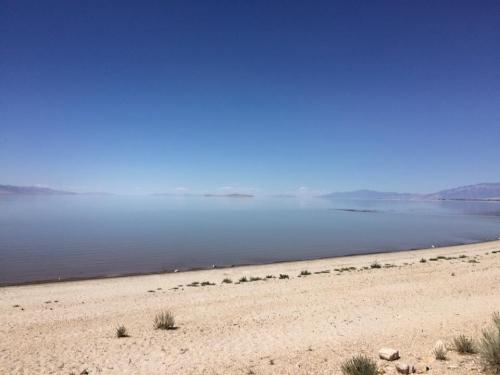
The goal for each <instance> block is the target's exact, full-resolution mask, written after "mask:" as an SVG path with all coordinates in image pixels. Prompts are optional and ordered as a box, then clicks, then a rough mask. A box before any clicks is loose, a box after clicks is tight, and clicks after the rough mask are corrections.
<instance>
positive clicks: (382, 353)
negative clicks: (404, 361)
mask: <svg viewBox="0 0 500 375" xmlns="http://www.w3.org/2000/svg"><path fill="white" fill-rule="evenodd" d="M378 356H379V357H380V358H381V359H385V360H386V361H395V360H396V359H399V351H398V350H395V349H391V348H382V349H380V350H379V351H378Z"/></svg>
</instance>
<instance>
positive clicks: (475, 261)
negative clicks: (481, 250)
mask: <svg viewBox="0 0 500 375" xmlns="http://www.w3.org/2000/svg"><path fill="white" fill-rule="evenodd" d="M468 262H469V263H479V262H478V261H477V260H476V259H469V260H468Z"/></svg>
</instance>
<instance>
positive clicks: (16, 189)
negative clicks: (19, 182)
mask: <svg viewBox="0 0 500 375" xmlns="http://www.w3.org/2000/svg"><path fill="white" fill-rule="evenodd" d="M0 194H18V195H75V194H77V193H73V192H71V191H63V190H54V189H50V188H46V187H38V186H14V185H0Z"/></svg>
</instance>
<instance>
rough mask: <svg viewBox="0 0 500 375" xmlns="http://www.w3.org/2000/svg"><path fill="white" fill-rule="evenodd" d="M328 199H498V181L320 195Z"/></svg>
mask: <svg viewBox="0 0 500 375" xmlns="http://www.w3.org/2000/svg"><path fill="white" fill-rule="evenodd" d="M321 197H322V198H330V199H367V200H376V199H399V200H408V199H425V200H500V183H483V184H476V185H468V186H461V187H457V188H454V189H447V190H441V191H438V192H437V193H432V194H410V193H396V192H383V191H374V190H356V191H347V192H339V193H330V194H326V195H322V196H321Z"/></svg>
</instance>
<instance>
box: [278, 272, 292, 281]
mask: <svg viewBox="0 0 500 375" xmlns="http://www.w3.org/2000/svg"><path fill="white" fill-rule="evenodd" d="M289 278H290V277H289V276H288V275H287V274H285V273H280V279H281V280H283V279H289Z"/></svg>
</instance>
